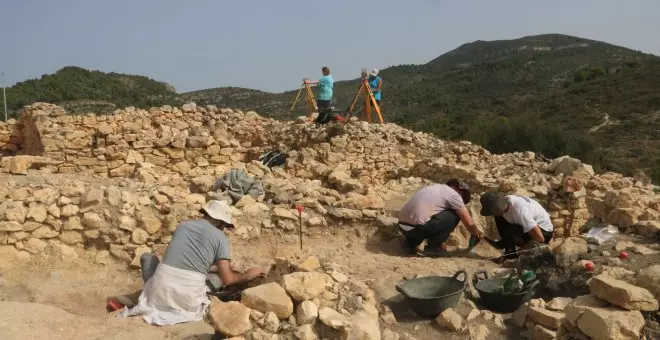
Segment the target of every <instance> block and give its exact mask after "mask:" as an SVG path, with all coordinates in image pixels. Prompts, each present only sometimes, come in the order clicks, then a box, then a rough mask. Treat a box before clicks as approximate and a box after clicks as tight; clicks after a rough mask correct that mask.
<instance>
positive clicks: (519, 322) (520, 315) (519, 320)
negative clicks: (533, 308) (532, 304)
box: [511, 304, 529, 327]
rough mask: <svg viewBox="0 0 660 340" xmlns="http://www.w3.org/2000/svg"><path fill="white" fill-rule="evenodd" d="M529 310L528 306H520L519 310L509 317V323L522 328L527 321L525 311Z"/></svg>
mask: <svg viewBox="0 0 660 340" xmlns="http://www.w3.org/2000/svg"><path fill="white" fill-rule="evenodd" d="M528 310H529V306H527V305H526V304H525V305H522V306H520V308H518V309H517V310H516V311H515V312H513V315H511V323H513V324H514V325H516V326H518V327H523V326H524V325H525V323H526V321H527V314H528V313H527V311H528Z"/></svg>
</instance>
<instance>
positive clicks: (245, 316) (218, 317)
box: [207, 297, 252, 337]
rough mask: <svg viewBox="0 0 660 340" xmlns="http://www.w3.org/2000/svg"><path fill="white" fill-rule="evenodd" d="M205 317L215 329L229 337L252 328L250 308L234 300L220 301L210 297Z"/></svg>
mask: <svg viewBox="0 0 660 340" xmlns="http://www.w3.org/2000/svg"><path fill="white" fill-rule="evenodd" d="M207 319H208V320H209V321H210V324H211V326H213V328H214V329H215V330H216V331H218V332H220V333H222V334H224V335H226V336H230V337H232V336H239V335H241V334H244V333H247V332H248V331H249V330H250V329H252V324H251V323H250V309H249V308H247V307H245V306H244V305H243V304H241V303H240V302H236V301H230V302H222V301H220V300H219V299H218V298H216V297H212V298H211V305H210V307H209V312H208V315H207Z"/></svg>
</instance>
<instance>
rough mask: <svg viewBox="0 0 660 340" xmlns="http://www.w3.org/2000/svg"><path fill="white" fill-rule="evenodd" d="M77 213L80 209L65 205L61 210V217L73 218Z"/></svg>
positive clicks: (75, 206)
mask: <svg viewBox="0 0 660 340" xmlns="http://www.w3.org/2000/svg"><path fill="white" fill-rule="evenodd" d="M62 197H64V196H62ZM79 211H80V208H78V206H77V205H73V204H68V205H65V206H64V207H63V208H62V212H61V215H62V216H73V215H76V214H78V212H79Z"/></svg>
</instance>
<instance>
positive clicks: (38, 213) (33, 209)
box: [26, 204, 48, 223]
mask: <svg viewBox="0 0 660 340" xmlns="http://www.w3.org/2000/svg"><path fill="white" fill-rule="evenodd" d="M26 217H27V218H31V219H33V220H34V221H35V222H39V223H41V222H43V221H45V220H46V218H47V217H48V210H46V208H45V207H44V206H42V205H38V204H30V210H28V213H27V216H26Z"/></svg>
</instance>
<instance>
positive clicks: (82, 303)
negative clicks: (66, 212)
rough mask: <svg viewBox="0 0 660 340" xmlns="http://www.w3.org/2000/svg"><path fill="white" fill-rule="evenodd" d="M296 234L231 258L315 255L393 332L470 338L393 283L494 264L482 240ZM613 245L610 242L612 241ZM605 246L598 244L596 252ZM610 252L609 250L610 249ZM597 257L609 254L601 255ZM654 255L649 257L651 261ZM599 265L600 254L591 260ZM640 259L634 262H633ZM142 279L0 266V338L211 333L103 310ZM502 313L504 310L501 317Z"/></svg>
mask: <svg viewBox="0 0 660 340" xmlns="http://www.w3.org/2000/svg"><path fill="white" fill-rule="evenodd" d="M298 242H299V241H298V238H297V236H295V235H284V236H283V235H272V234H271V235H262V237H260V238H259V239H256V240H252V241H238V240H234V241H233V243H232V248H233V249H232V253H233V257H234V259H233V262H234V265H235V266H236V267H237V268H239V269H245V268H247V267H251V266H264V267H267V266H269V265H270V264H272V263H273V259H274V258H276V257H292V256H297V257H299V258H301V259H302V258H305V257H306V256H308V255H316V256H317V257H318V258H319V259H320V260H321V261H322V262H323V261H330V262H334V263H336V264H338V265H339V267H340V270H341V271H342V272H344V273H346V274H349V275H350V276H351V277H353V278H356V279H360V280H370V281H371V283H372V288H373V289H374V291H375V293H376V295H377V297H378V299H379V302H382V303H385V304H387V305H389V306H391V307H392V310H393V312H394V314H395V316H396V317H397V320H398V323H397V324H396V325H394V326H392V327H391V329H392V330H393V331H396V332H398V333H400V334H401V335H404V334H405V333H408V334H410V335H412V336H414V337H415V338H416V339H419V340H425V339H438V338H440V337H441V338H446V339H468V338H469V337H468V335H467V334H465V333H463V334H452V333H449V332H445V331H442V330H440V329H439V328H438V327H437V326H436V325H435V322H434V321H433V320H425V319H422V318H420V317H417V316H416V315H415V314H414V313H412V312H411V311H410V310H409V308H408V307H407V305H406V303H405V302H403V301H402V297H401V295H399V294H398V293H397V292H396V290H395V289H394V285H395V284H396V283H397V282H398V281H400V280H402V279H404V278H411V277H414V276H415V275H420V276H426V275H442V276H453V275H454V274H455V273H456V272H457V271H459V270H466V271H467V273H468V275H469V276H468V278H467V279H468V280H470V281H471V274H472V273H474V272H475V271H477V270H481V269H492V268H495V267H497V266H496V265H495V264H494V263H492V262H490V261H488V260H486V258H488V257H492V256H496V255H497V253H496V252H495V251H494V250H493V249H492V248H489V246H488V245H486V244H480V245H478V246H477V247H476V248H475V249H474V250H473V251H472V253H469V254H468V253H457V254H456V255H455V256H454V257H451V258H439V259H431V258H422V257H406V256H404V255H403V253H402V251H401V247H400V239H398V238H397V237H393V236H388V235H383V233H378V234H373V233H372V232H369V231H366V232H365V231H364V229H361V231H360V232H356V231H354V230H350V229H348V230H347V229H346V228H344V229H342V230H334V231H332V232H330V231H327V232H325V233H321V234H318V235H315V236H313V237H310V236H306V237H305V239H304V245H303V250H302V251H301V250H300V249H299V243H298ZM610 247H611V246H610ZM604 249H605V248H601V247H595V248H593V249H592V254H593V255H594V257H596V256H597V255H598V254H600V258H603V257H602V251H603V250H604ZM614 253H615V252H614V251H612V254H614ZM613 256H614V255H612V256H611V257H613ZM658 260H660V258H658V257H655V256H653V257H652V258H651V257H644V256H642V255H637V254H632V253H631V255H630V258H629V260H627V262H626V263H624V266H625V267H628V268H629V269H632V270H635V269H636V267H643V266H646V265H647V264H648V263H657V261H658ZM602 261H614V260H610V259H609V258H607V259H605V258H603V260H602ZM649 261H651V262H649ZM594 262H596V263H597V265H598V264H600V263H603V264H604V262H601V261H600V260H596V261H594ZM636 263H639V265H635V264H636ZM142 286H143V283H142V279H141V277H140V273H139V271H138V270H135V269H129V268H127V266H126V265H122V264H116V263H111V264H108V265H105V266H100V265H98V264H94V263H92V261H90V260H89V259H87V258H85V257H82V258H80V259H77V260H74V261H71V262H61V260H60V261H55V260H53V259H52V258H43V259H34V260H33V261H32V262H29V263H25V264H23V265H21V266H15V267H11V268H1V269H0V328H1V329H3V339H26V338H43V337H44V335H45V334H48V337H49V338H57V339H125V338H129V337H132V338H135V339H186V340H192V339H211V338H212V334H213V329H212V328H211V327H210V326H208V325H206V324H204V323H203V322H196V323H187V324H182V325H175V326H168V327H154V326H150V325H147V324H146V323H144V322H143V321H142V319H141V318H139V317H135V318H128V319H126V318H118V317H117V313H118V312H113V313H108V312H107V311H106V310H105V305H106V299H107V298H108V297H111V296H114V295H125V296H129V297H133V298H135V297H136V296H137V295H138V294H139V291H140V289H141V288H142ZM506 318H507V317H506V316H505V319H506ZM489 328H490V331H491V334H490V335H489V337H488V338H489V339H491V338H492V339H514V338H518V337H519V335H514V334H506V333H504V331H503V330H500V329H498V328H497V327H495V326H491V327H489Z"/></svg>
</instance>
